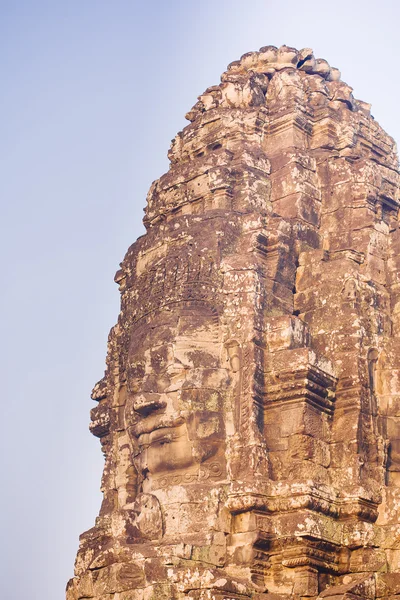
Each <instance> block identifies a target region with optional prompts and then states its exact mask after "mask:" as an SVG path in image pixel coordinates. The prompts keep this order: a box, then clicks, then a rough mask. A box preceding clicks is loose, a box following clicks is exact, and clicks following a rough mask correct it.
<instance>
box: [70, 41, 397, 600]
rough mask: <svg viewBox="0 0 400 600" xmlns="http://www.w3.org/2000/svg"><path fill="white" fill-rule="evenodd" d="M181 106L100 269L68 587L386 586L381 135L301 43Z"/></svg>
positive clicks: (349, 594)
mask: <svg viewBox="0 0 400 600" xmlns="http://www.w3.org/2000/svg"><path fill="white" fill-rule="evenodd" d="M187 119H188V120H189V121H190V124H189V125H188V126H187V127H185V129H184V130H183V131H182V132H180V133H179V134H178V135H177V136H176V138H175V140H174V141H173V143H172V146H171V149H170V151H169V159H170V162H171V166H170V170H169V171H168V173H166V174H165V175H163V176H162V177H161V178H160V179H158V180H157V181H156V182H154V183H153V184H152V186H151V188H150V191H149V194H148V199H147V208H146V214H145V218H144V223H145V226H146V229H147V233H146V235H144V236H143V237H141V238H139V239H138V240H137V241H136V242H135V243H134V244H133V245H132V246H131V247H130V248H129V250H128V252H127V254H126V256H125V258H124V260H123V262H122V263H121V269H120V270H119V271H118V272H117V274H116V281H117V283H118V284H119V287H120V291H121V313H120V315H119V318H118V323H117V324H116V325H115V327H113V328H112V330H111V332H110V336H109V344H108V355H107V368H106V372H105V376H104V378H103V379H102V380H101V381H100V382H99V383H98V384H96V386H95V388H94V390H93V396H92V397H93V399H94V400H96V402H97V404H96V406H95V408H93V410H92V414H91V416H92V424H91V430H92V433H93V434H94V435H96V436H98V437H99V438H100V440H101V444H102V449H103V452H104V455H105V467H104V475H103V481H102V491H103V494H104V500H103V504H102V507H101V511H100V515H99V516H98V518H97V519H96V523H95V526H94V527H93V528H92V529H90V530H89V531H87V532H86V533H84V534H83V535H82V536H81V540H80V548H79V551H78V556H77V560H76V572H75V577H74V578H73V579H72V580H71V581H70V582H69V584H68V587H67V598H68V600H88V599H93V600H169V599H175V600H182V599H184V598H188V599H192V600H211V599H218V600H223V599H225V600H228V599H229V600H244V599H250V598H251V599H253V600H279V599H281V600H283V599H297V600H300V599H302V600H305V599H314V600H315V599H316V598H321V599H322V598H323V599H324V600H345V599H347V600H350V599H352V600H375V599H391V600H394V599H395V598H398V599H400V574H399V571H400V337H399V333H400V231H399V220H398V209H399V171H398V159H397V155H396V147H395V143H394V141H393V139H392V138H391V137H389V136H388V135H387V134H386V133H385V132H384V131H383V130H382V129H381V127H380V126H379V124H378V123H377V122H376V121H375V120H374V119H373V117H371V115H370V107H369V105H368V104H366V103H364V102H361V101H359V100H356V99H355V98H354V96H353V94H352V89H351V88H350V87H349V86H348V85H347V84H346V83H344V82H342V81H341V79H340V72H339V71H338V70H337V69H334V68H332V67H330V66H329V64H328V63H327V62H326V61H325V60H321V59H316V58H315V57H314V56H313V53H312V50H310V49H309V48H305V49H303V50H300V51H298V50H295V49H294V48H289V47H287V46H282V47H281V48H279V49H278V48H275V47H273V46H266V47H264V48H261V49H260V51H259V52H250V53H247V54H244V55H243V56H242V58H241V59H240V60H239V61H236V62H233V63H231V64H230V65H229V67H228V69H227V71H226V72H225V73H223V75H222V77H221V83H220V84H219V85H215V86H212V87H210V88H208V89H207V90H206V91H205V92H204V93H203V94H202V95H201V96H200V97H199V99H198V102H197V103H196V104H195V106H194V107H193V108H192V109H191V110H190V111H189V112H188V114H187Z"/></svg>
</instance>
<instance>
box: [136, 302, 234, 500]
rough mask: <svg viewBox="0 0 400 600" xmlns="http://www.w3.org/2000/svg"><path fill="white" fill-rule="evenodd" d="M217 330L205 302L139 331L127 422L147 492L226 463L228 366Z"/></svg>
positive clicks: (211, 472)
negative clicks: (198, 306) (194, 309)
mask: <svg viewBox="0 0 400 600" xmlns="http://www.w3.org/2000/svg"><path fill="white" fill-rule="evenodd" d="M218 333H219V332H218V325H217V322H216V318H215V316H214V315H213V314H212V312H211V311H207V310H205V309H200V310H198V311H196V312H194V311H188V310H186V311H182V312H179V311H176V310H175V311H174V312H170V311H165V312H164V313H161V314H158V315H156V316H155V317H153V318H152V320H151V322H150V323H146V325H144V326H139V327H137V328H135V330H134V331H133V333H132V338H131V344H130V348H129V353H128V367H127V392H128V395H127V402H126V408H125V426H126V429H127V431H128V433H129V438H130V441H131V444H132V454H133V456H134V464H135V467H136V469H137V472H138V474H139V479H140V480H141V483H140V485H141V490H142V491H143V492H151V491H154V490H156V489H158V488H159V487H165V486H166V485H168V484H173V483H175V484H178V483H179V484H190V483H195V482H197V481H199V479H201V478H204V477H205V475H206V473H208V475H211V476H213V477H216V476H219V475H221V474H222V472H223V470H224V465H223V462H224V445H225V423H224V410H223V403H224V397H225V391H226V389H227V386H228V385H229V372H228V370H227V368H226V364H227V361H226V358H225V357H224V356H223V352H222V351H223V347H222V343H221V341H220V340H219V339H218ZM223 361H224V362H225V366H224V367H223V366H222V364H223Z"/></svg>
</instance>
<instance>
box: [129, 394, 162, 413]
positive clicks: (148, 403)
mask: <svg viewBox="0 0 400 600" xmlns="http://www.w3.org/2000/svg"><path fill="white" fill-rule="evenodd" d="M166 406H167V403H166V401H165V400H163V398H162V396H161V395H160V394H140V395H138V396H136V398H135V401H134V403H133V408H134V410H135V411H136V412H138V413H140V414H141V415H148V414H149V413H151V412H152V411H153V410H158V409H159V408H165V407H166Z"/></svg>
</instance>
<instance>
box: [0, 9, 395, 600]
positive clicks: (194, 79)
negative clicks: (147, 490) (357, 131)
mask: <svg viewBox="0 0 400 600" xmlns="http://www.w3.org/2000/svg"><path fill="white" fill-rule="evenodd" d="M399 17H400V4H399V3H398V2H396V1H394V0H393V1H388V0H381V1H380V2H377V1H369V2H368V0H364V1H354V0H351V1H350V0H347V1H344V0H336V1H335V2H324V1H323V0H322V1H321V0H320V1H316V0H308V2H304V3H301V2H295V1H294V0H286V2H280V1H279V0H274V1H269V0H247V1H245V0H241V1H239V0H229V1H228V0H221V1H218V0H214V1H211V0H203V1H202V2H198V1H191V0H186V1H185V2H183V1H182V2H178V1H176V0H170V1H167V0H164V1H152V2H138V1H135V0H131V1H128V0H113V1H112V2H111V1H107V2H106V1H104V0H96V1H95V0H84V1H83V0H79V1H78V0H69V1H68V2H67V1H66V0H64V1H63V2H60V1H57V0H52V1H51V0H48V1H47V2H45V1H43V0H37V1H31V2H29V1H27V2H24V1H22V0H11V1H5V0H0V76H1V83H2V91H1V95H0V110H1V113H0V114H1V117H0V124H1V126H0V132H1V135H0V158H1V160H0V198H1V203H2V218H1V228H2V231H1V235H0V244H1V254H0V256H1V259H0V260H1V269H2V279H3V286H2V287H3V292H2V294H1V297H0V306H1V316H2V318H1V321H0V326H1V336H2V345H1V350H0V354H1V356H0V360H1V365H2V375H1V381H2V382H3V387H2V390H3V394H2V396H3V398H2V403H3V408H2V414H3V424H4V428H3V434H2V436H1V449H0V450H1V456H2V477H1V495H0V518H1V532H2V535H1V539H2V544H1V547H2V549H1V555H2V556H1V557H0V571H1V573H0V594H1V597H2V598H4V599H5V600H23V599H24V598H29V599H30V600H63V598H64V588H65V584H66V582H67V580H68V578H69V577H70V576H72V573H73V561H74V557H75V553H76V549H77V544H78V535H79V533H81V532H83V531H84V530H86V529H88V528H90V527H91V526H92V524H93V522H94V518H95V516H96V515H97V512H98V509H99V504H100V493H99V491H98V489H99V485H100V477H101V469H102V455H101V451H100V445H99V442H98V440H96V439H95V438H94V437H92V436H91V435H90V434H89V432H88V429H87V427H88V422H89V410H90V408H91V407H92V401H91V400H90V397H89V395H90V391H91V388H92V386H93V384H94V383H95V382H96V381H97V380H98V379H100V378H101V377H102V374H103V370H104V359H105V354H106V340H107V334H108V330H109V329H110V327H111V326H112V324H113V323H114V322H115V320H116V318H117V315H118V310H119V308H118V303H119V295H118V291H117V287H116V285H115V284H114V283H113V276H114V273H115V271H116V270H117V269H118V263H119V262H120V260H121V259H122V258H123V255H124V253H125V251H126V249H127V247H128V246H129V245H130V244H131V243H132V242H133V241H134V240H135V239H136V238H137V236H138V235H141V234H142V233H143V227H142V224H141V219H142V216H143V212H142V208H143V206H144V204H145V198H146V193H147V189H148V187H149V185H150V183H151V182H152V180H153V179H156V178H157V177H159V176H160V175H161V174H162V173H163V172H164V171H165V170H166V169H167V166H168V163H167V159H166V153H167V149H168V147H169V143H170V140H171V139H172V138H173V137H174V135H175V133H176V132H177V131H178V130H179V129H181V128H182V127H184V126H185V123H186V122H185V120H184V114H185V112H186V111H187V110H188V109H189V108H190V107H191V106H192V105H193V104H194V102H195V101H196V97H197V96H198V94H200V93H201V92H202V91H203V90H204V89H205V88H206V87H208V86H210V85H213V84H215V83H217V82H218V81H219V75H220V73H221V72H222V71H223V70H224V69H225V67H226V65H227V64H228V63H229V62H231V61H232V60H235V59H237V58H239V57H240V55H241V54H243V53H244V52H247V51H249V50H256V49H258V48H259V47H260V46H263V45H268V44H274V45H278V46H279V45H281V44H288V45H290V46H295V47H297V48H302V47H305V46H307V47H312V48H314V51H315V54H316V55H317V56H318V57H321V58H325V59H327V60H328V62H329V63H330V64H331V65H333V66H336V67H338V68H339V69H340V70H341V71H342V77H343V79H344V80H345V81H347V83H349V84H350V85H351V86H352V87H353V88H354V93H355V96H356V97H357V98H360V99H362V100H365V101H367V102H371V103H372V105H373V109H372V112H373V114H374V116H375V117H376V118H377V120H378V121H379V122H380V123H381V125H383V127H385V129H386V130H387V131H388V132H389V133H390V134H391V135H392V136H393V137H394V138H395V139H397V140H399V139H400V109H399V106H398V105H399V98H400V83H399V76H398V71H399V61H400V36H399V34H398V23H399V22H400V19H399Z"/></svg>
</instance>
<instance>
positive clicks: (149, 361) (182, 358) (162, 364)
mask: <svg viewBox="0 0 400 600" xmlns="http://www.w3.org/2000/svg"><path fill="white" fill-rule="evenodd" d="M220 354H221V344H220V342H219V340H218V322H217V320H216V318H215V315H214V314H213V313H212V312H211V311H210V310H206V309H204V308H201V309H198V310H193V309H192V310H190V311H189V310H180V311H179V310H175V311H165V312H162V313H159V314H156V315H154V316H153V317H152V318H151V320H149V321H148V322H146V323H142V324H140V326H139V327H137V328H135V329H134V331H133V333H132V336H131V342H130V347H129V356H128V362H129V365H130V367H132V366H133V365H135V364H136V365H137V367H138V368H139V369H140V365H142V369H144V371H148V370H149V368H150V369H151V370H152V371H153V372H155V373H161V372H163V371H165V370H168V368H169V367H170V366H171V365H174V366H175V367H176V366H177V365H179V364H180V365H182V367H183V368H190V367H192V368H200V367H204V368H216V367H217V366H218V365H219V363H220Z"/></svg>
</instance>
